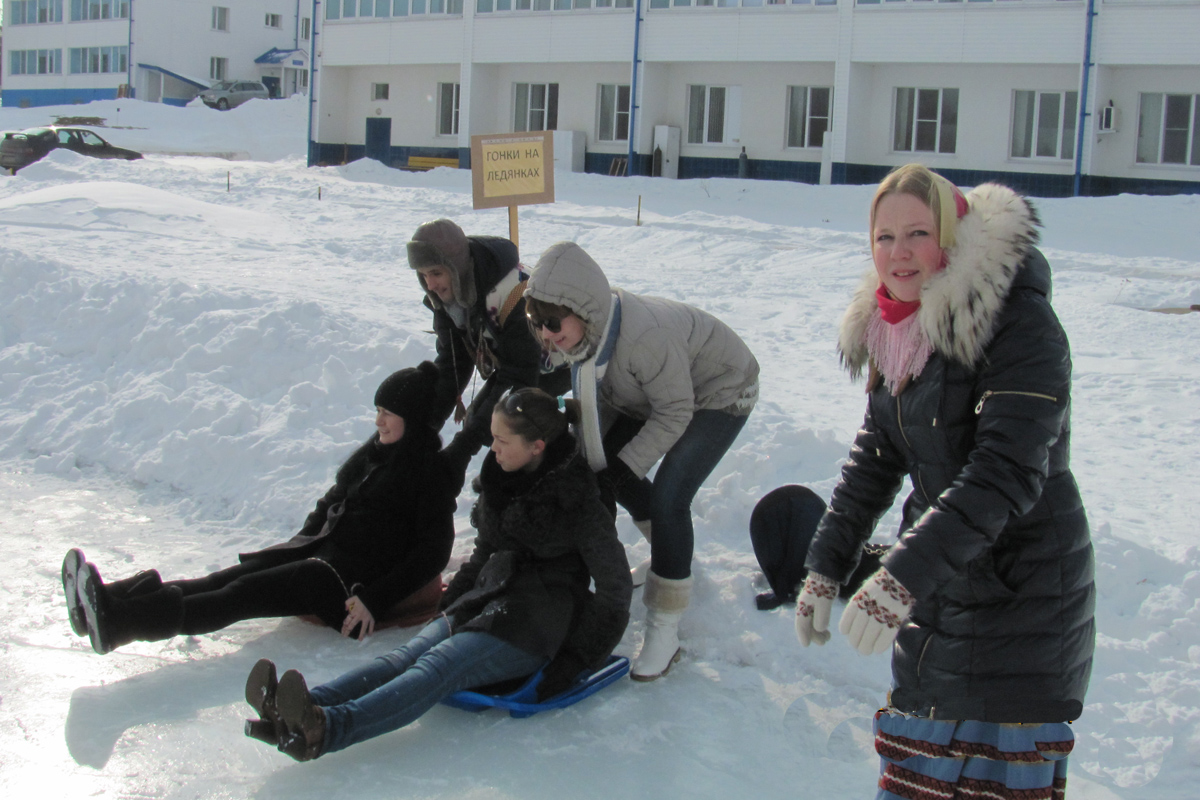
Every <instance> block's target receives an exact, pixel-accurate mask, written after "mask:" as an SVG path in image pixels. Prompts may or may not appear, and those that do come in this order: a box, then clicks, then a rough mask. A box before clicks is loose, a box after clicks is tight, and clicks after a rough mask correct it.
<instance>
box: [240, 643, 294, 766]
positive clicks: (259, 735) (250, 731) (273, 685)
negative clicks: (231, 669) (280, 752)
mask: <svg viewBox="0 0 1200 800" xmlns="http://www.w3.org/2000/svg"><path fill="white" fill-rule="evenodd" d="M278 689H279V681H278V680H277V679H276V677H275V664H274V662H272V661H271V660H270V659H269V658H260V659H259V660H258V663H256V664H255V665H254V667H253V668H252V669H251V670H250V675H249V676H248V677H247V678H246V702H247V703H249V704H250V707H251V708H253V709H254V710H255V712H257V713H258V719H248V720H246V735H247V736H249V737H250V738H251V739H258V740H259V741H260V742H266V743H267V744H273V745H276V746H278V745H279V740H280V739H281V738H282V737H283V734H284V733H285V731H286V729H285V728H284V727H283V722H282V721H281V720H280V719H279V711H278V709H277V708H276V706H275V694H276V692H277V691H278Z"/></svg>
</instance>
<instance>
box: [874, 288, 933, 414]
mask: <svg viewBox="0 0 1200 800" xmlns="http://www.w3.org/2000/svg"><path fill="white" fill-rule="evenodd" d="M879 290H880V292H883V291H885V290H884V288H883V287H882V286H880V287H879ZM885 300H886V301H887V302H888V303H891V304H892V305H893V306H894V305H895V304H896V303H895V301H894V300H891V298H888V297H887V296H886V295H883V297H882V298H881V299H880V302H879V305H880V306H882V305H884V304H885V302H884V301H885ZM904 305H906V306H907V305H909V304H907V303H905V304H904ZM919 305H920V303H914V304H912V308H911V309H905V310H906V311H907V313H905V314H903V316H900V315H898V314H895V313H889V315H888V316H889V318H890V319H895V318H896V317H897V316H900V319H898V320H897V321H895V322H889V321H888V320H885V319H884V315H883V313H882V312H881V310H880V309H879V308H876V310H875V312H874V313H873V314H872V315H871V321H870V322H869V323H868V324H867V354H868V355H869V356H870V357H871V361H872V362H874V364H875V367H876V369H878V370H879V372H880V374H882V375H883V380H884V384H885V385H886V386H887V388H888V391H889V392H891V393H892V395H893V396H895V395H896V394H898V392H899V388H900V384H901V383H902V382H903V381H904V379H905V378H908V377H910V376H911V377H913V378H915V377H917V376H918V375H920V374H921V370H923V369H925V362H927V361H928V360H929V356H930V354H932V353H933V346H932V345H930V344H929V339H928V338H926V336H925V331H924V330H922V328H921V325H920V323H919V321H918V315H917V314H916V313H915V311H916V310H917V309H916V306H919ZM889 311H894V309H893V308H889Z"/></svg>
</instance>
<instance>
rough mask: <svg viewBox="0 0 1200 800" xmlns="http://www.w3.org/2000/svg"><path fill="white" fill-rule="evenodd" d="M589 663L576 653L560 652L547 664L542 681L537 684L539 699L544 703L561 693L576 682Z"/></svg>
mask: <svg viewBox="0 0 1200 800" xmlns="http://www.w3.org/2000/svg"><path fill="white" fill-rule="evenodd" d="M586 669H587V664H585V663H584V662H583V660H582V659H581V658H579V656H577V655H575V654H574V653H568V652H560V653H559V654H558V655H556V656H555V657H554V660H553V661H551V662H550V663H549V664H547V665H546V669H545V671H544V672H543V673H542V681H541V683H539V684H538V685H537V700H538V702H539V703H544V702H546V701H547V700H549V699H550V698H551V697H554V696H555V695H556V694H561V693H562V692H565V691H566V690H567V689H569V688H570V687H571V684H573V683H575V679H576V678H578V677H579V675H580V673H582V672H583V671H584V670H586Z"/></svg>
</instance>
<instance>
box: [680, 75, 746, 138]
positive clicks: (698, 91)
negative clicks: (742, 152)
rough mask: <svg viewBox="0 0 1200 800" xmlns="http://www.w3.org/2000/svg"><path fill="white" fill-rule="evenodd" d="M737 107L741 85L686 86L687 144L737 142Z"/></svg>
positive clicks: (739, 111)
mask: <svg viewBox="0 0 1200 800" xmlns="http://www.w3.org/2000/svg"><path fill="white" fill-rule="evenodd" d="M740 106H741V87H740V86H689V87H688V130H687V143H688V144H732V143H733V142H736V141H738V138H739V135H740V134H739V133H738V124H739V120H740V118H741V109H740Z"/></svg>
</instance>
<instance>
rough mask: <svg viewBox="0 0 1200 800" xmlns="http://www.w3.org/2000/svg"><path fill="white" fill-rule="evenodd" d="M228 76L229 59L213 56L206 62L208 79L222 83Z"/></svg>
mask: <svg viewBox="0 0 1200 800" xmlns="http://www.w3.org/2000/svg"><path fill="white" fill-rule="evenodd" d="M228 74H229V59H228V58H218V57H217V56H213V57H212V58H210V59H209V60H208V77H209V78H211V79H213V80H214V81H223V80H225V76H226V75H228Z"/></svg>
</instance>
